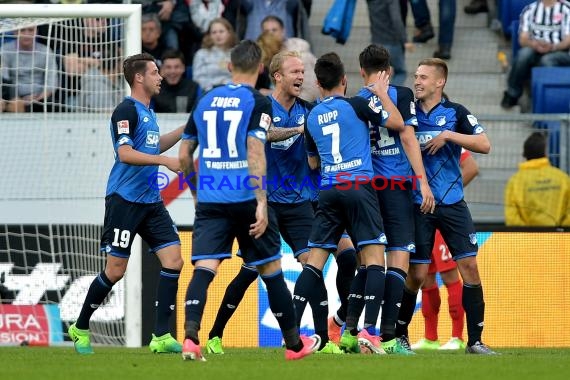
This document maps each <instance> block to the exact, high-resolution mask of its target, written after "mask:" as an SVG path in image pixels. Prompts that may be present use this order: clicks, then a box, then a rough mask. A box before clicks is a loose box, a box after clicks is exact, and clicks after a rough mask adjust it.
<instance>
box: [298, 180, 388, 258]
mask: <svg viewBox="0 0 570 380" xmlns="http://www.w3.org/2000/svg"><path fill="white" fill-rule="evenodd" d="M345 229H346V231H347V232H348V234H349V235H350V236H351V238H352V241H353V242H355V243H356V245H355V246H356V247H358V248H362V246H365V245H370V244H382V245H386V243H387V242H386V236H385V235H384V231H383V227H382V217H381V216H380V210H379V207H378V199H377V198H376V195H375V194H374V189H373V188H372V185H370V184H364V185H362V184H359V189H355V186H354V184H353V185H352V186H351V187H350V188H349V189H346V190H339V189H337V188H336V187H332V188H330V189H327V190H322V191H321V192H320V193H319V208H318V210H317V213H316V215H315V222H314V223H313V229H312V231H311V238H310V240H309V247H317V248H323V249H326V250H329V251H331V252H334V251H336V249H337V243H338V241H339V240H340V238H341V236H342V234H343V232H344V230H345Z"/></svg>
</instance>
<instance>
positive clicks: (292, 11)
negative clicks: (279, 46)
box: [241, 0, 301, 40]
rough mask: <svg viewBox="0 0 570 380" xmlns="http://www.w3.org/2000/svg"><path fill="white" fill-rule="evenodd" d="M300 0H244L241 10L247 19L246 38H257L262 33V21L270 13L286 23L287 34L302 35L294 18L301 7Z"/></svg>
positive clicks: (287, 35)
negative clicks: (297, 29)
mask: <svg viewBox="0 0 570 380" xmlns="http://www.w3.org/2000/svg"><path fill="white" fill-rule="evenodd" d="M299 5H300V3H299V1H298V0H266V1H261V0H242V1H241V10H242V11H243V12H244V14H245V16H246V20H247V26H246V30H245V39H248V40H255V39H256V38H257V36H259V35H260V34H261V22H262V20H263V19H264V18H265V17H267V16H270V15H273V16H277V17H279V18H280V19H281V20H282V21H283V23H284V24H285V36H286V37H287V38H289V37H295V36H298V35H299V36H300V34H298V33H297V31H296V29H295V24H294V20H295V19H296V18H297V15H298V12H299V9H300V8H301V7H300V6H299Z"/></svg>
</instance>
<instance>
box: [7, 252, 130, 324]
mask: <svg viewBox="0 0 570 380" xmlns="http://www.w3.org/2000/svg"><path fill="white" fill-rule="evenodd" d="M13 267H14V264H13V263H0V273H4V274H5V283H4V285H5V286H6V288H8V290H10V291H12V292H14V300H13V301H12V305H37V304H38V303H40V301H42V299H43V300H44V301H45V299H47V300H48V301H50V302H54V303H59V305H58V306H59V309H60V314H61V320H62V321H73V320H75V319H76V318H77V315H78V314H79V311H80V310H81V306H82V305H81V302H82V301H81V299H82V298H81V297H82V295H84V294H85V293H86V292H87V290H88V289H89V286H90V284H91V282H92V281H93V279H94V278H95V277H96V276H97V275H96V274H90V275H85V276H81V277H78V278H76V279H74V280H72V278H71V276H70V275H68V274H65V273H63V274H58V273H60V272H62V271H63V270H62V267H63V265H62V264H61V263H37V264H36V266H35V267H34V269H33V270H32V271H31V272H30V273H29V274H11V273H10V271H11V270H12V268H13ZM70 280H72V281H71V282H70ZM123 283H124V281H123V280H121V281H119V282H118V283H117V285H119V287H118V288H117V289H115V288H116V287H117V285H115V287H113V290H112V292H111V295H110V299H109V302H107V303H106V304H105V305H102V306H101V309H103V312H99V313H96V314H95V315H94V316H93V317H94V319H93V320H95V321H99V322H104V321H107V322H108V321H114V320H118V319H122V318H124V315H125V313H124V285H123ZM48 292H49V293H48ZM51 292H57V293H58V294H63V296H62V298H61V300H60V299H58V297H54V296H52V295H51V294H50V293H51ZM46 293H47V294H46Z"/></svg>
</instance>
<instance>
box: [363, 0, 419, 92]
mask: <svg viewBox="0 0 570 380" xmlns="http://www.w3.org/2000/svg"><path fill="white" fill-rule="evenodd" d="M367 3H368V17H369V18H370V34H371V35H372V43H373V44H377V45H381V46H384V47H385V48H386V50H388V52H389V53H390V66H392V78H391V81H390V82H391V83H392V84H394V85H396V86H402V85H404V82H405V81H406V58H405V54H406V48H408V49H413V45H412V44H407V40H408V37H407V36H406V28H405V26H404V23H403V22H402V18H401V14H402V12H401V10H400V0H368V1H367Z"/></svg>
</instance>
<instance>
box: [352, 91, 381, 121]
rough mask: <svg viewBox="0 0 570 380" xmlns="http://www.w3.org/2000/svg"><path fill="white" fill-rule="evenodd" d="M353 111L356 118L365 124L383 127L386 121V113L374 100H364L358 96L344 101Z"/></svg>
mask: <svg viewBox="0 0 570 380" xmlns="http://www.w3.org/2000/svg"><path fill="white" fill-rule="evenodd" d="M345 100H346V101H347V102H348V103H349V104H350V105H351V106H352V108H353V109H354V112H355V113H356V116H358V118H359V119H360V120H362V121H363V122H365V123H366V125H368V123H369V122H370V123H371V124H372V125H376V126H384V124H386V119H388V112H386V111H384V109H383V108H382V106H381V105H380V104H379V102H376V101H375V100H374V97H373V98H371V99H370V100H366V99H364V98H362V97H360V96H355V97H352V98H347V99H345Z"/></svg>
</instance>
